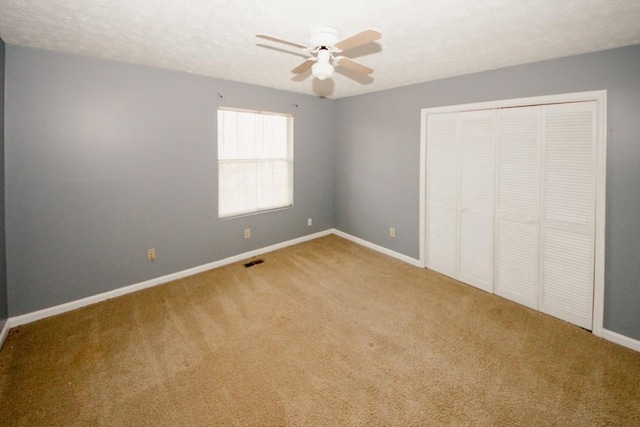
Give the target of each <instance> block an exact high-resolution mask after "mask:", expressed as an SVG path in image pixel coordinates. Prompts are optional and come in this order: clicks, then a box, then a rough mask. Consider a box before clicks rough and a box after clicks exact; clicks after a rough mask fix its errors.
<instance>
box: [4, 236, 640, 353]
mask: <svg viewBox="0 0 640 427" xmlns="http://www.w3.org/2000/svg"><path fill="white" fill-rule="evenodd" d="M329 234H335V235H336V236H339V237H342V238H344V239H347V240H350V241H352V242H354V243H357V244H359V245H362V246H364V247H366V248H369V249H373V250H374V251H377V252H380V253H383V254H385V255H388V256H390V257H393V258H396V259H399V260H401V261H404V262H406V263H407V264H411V265H413V266H415V267H419V268H422V265H421V263H420V260H419V259H415V258H411V257H409V256H406V255H403V254H401V253H398V252H395V251H392V250H391V249H387V248H385V247H382V246H380V245H376V244H375V243H371V242H369V241H367V240H364V239H361V238H359V237H355V236H352V235H351V234H347V233H345V232H343V231H340V230H337V229H335V228H332V229H329V230H325V231H321V232H318V233H314V234H309V235H307V236H302V237H299V238H297V239H293V240H288V241H286V242H282V243H277V244H275V245H271V246H267V247H264V248H260V249H256V250H253V251H250V252H245V253H242V254H238V255H234V256H232V257H229V258H225V259H222V260H220V261H214V262H211V263H208V264H204V265H200V266H197V267H193V268H189V269H187V270H183V271H178V272H176V273H172V274H168V275H166V276H161V277H156V278H155V279H151V280H147V281H144V282H140V283H136V284H133V285H129V286H125V287H122V288H118V289H114V290H113V291H109V292H104V293H101V294H97V295H93V296H90V297H87V298H82V299H79V300H76V301H71V302H68V303H65V304H60V305H56V306H54V307H49V308H45V309H42V310H38V311H34V312H32V313H27V314H23V315H20V316H15V317H11V318H9V319H7V321H6V322H5V324H4V327H3V328H2V331H0V348H2V344H3V343H4V340H5V339H6V337H7V335H8V333H9V329H10V328H13V327H16V326H20V325H25V324H27V323H31V322H35V321H36V320H40V319H44V318H46V317H51V316H55V315H57V314H61V313H65V312H67V311H71V310H75V309H78V308H81V307H86V306H88V305H91V304H96V303H98V302H101V301H106V300H108V299H112V298H116V297H119V296H122V295H126V294H130V293H132V292H136V291H140V290H142V289H146V288H151V287H154V286H158V285H161V284H163V283H168V282H171V281H173V280H178V279H182V278H184V277H188V276H192V275H194V274H198V273H202V272H204V271H207V270H212V269H214V268H218V267H222V266H225V265H228V264H233V263H235V262H238V261H242V260H244V259H248V258H251V257H254V256H258V255H262V254H265V253H267V252H273V251H275V250H278V249H282V248H286V247H287V246H292V245H297V244H298V243H303V242H306V241H309V240H313V239H317V238H319V237H324V236H328V235H329ZM602 337H603V338H604V339H606V340H608V341H611V342H614V343H616V344H619V345H621V346H624V347H627V348H630V349H632V350H635V351H638V352H640V341H638V340H635V339H633V338H629V337H627V336H624V335H621V334H618V333H616V332H613V331H609V330H607V329H604V330H603V334H602Z"/></svg>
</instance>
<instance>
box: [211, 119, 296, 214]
mask: <svg viewBox="0 0 640 427" xmlns="http://www.w3.org/2000/svg"><path fill="white" fill-rule="evenodd" d="M292 204H293V117H292V116H291V115H285V114H277V113H265V112H259V111H244V110H232V109H222V108H221V109H218V217H219V218H228V217H232V216H238V215H246V214H250V213H256V212H261V211H267V210H272V209H279V208H284V207H289V206H292Z"/></svg>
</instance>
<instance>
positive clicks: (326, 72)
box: [311, 61, 333, 80]
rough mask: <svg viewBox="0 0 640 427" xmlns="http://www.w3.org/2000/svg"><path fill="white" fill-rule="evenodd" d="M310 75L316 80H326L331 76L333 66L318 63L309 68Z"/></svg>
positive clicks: (326, 63)
mask: <svg viewBox="0 0 640 427" xmlns="http://www.w3.org/2000/svg"><path fill="white" fill-rule="evenodd" d="M311 74H313V77H315V78H316V79H318V80H326V79H328V78H329V77H331V76H332V75H333V65H331V64H329V63H328V62H320V61H318V62H316V63H315V64H313V66H312V67H311Z"/></svg>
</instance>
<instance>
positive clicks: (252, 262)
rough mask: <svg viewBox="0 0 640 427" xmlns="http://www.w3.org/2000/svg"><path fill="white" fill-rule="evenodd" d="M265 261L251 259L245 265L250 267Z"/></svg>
mask: <svg viewBox="0 0 640 427" xmlns="http://www.w3.org/2000/svg"><path fill="white" fill-rule="evenodd" d="M263 262H264V261H263V260H261V259H257V260H255V261H251V262H248V263H246V264H245V265H244V266H245V267H247V268H249V267H253V266H254V265H256V264H262V263H263Z"/></svg>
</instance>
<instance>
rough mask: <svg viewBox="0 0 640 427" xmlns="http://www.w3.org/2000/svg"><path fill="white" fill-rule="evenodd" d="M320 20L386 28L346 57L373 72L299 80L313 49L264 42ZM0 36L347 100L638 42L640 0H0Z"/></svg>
mask: <svg viewBox="0 0 640 427" xmlns="http://www.w3.org/2000/svg"><path fill="white" fill-rule="evenodd" d="M322 25H329V26H333V27H336V28H338V29H339V30H340V31H341V35H342V38H346V37H348V36H351V35H353V34H356V33H358V32H360V31H362V30H364V29H366V28H373V29H376V30H379V31H381V32H382V39H381V40H379V41H377V42H376V43H374V44H371V45H368V46H364V47H361V48H356V49H354V50H352V51H349V52H347V54H346V56H349V57H352V58H354V59H356V60H357V61H359V62H361V63H363V64H365V65H367V66H370V67H372V68H374V69H375V72H374V73H373V74H372V75H371V76H370V77H362V76H357V75H353V74H350V73H349V72H348V71H344V70H341V69H340V68H338V70H340V72H339V73H336V74H334V77H333V78H332V79H331V80H326V81H324V82H320V81H319V80H315V79H313V78H312V77H311V76H310V75H309V73H306V74H304V75H302V76H296V75H294V74H291V72H290V70H291V69H293V68H294V67H295V66H296V65H298V64H299V63H300V62H302V61H303V57H302V56H301V55H302V53H303V52H301V51H300V50H296V48H293V47H288V46H287V45H281V44H280V45H279V44H277V43H272V42H268V41H266V40H261V39H257V38H256V37H255V36H254V35H255V34H256V33H266V34H271V35H274V36H278V37H282V38H285V39H288V40H292V41H297V42H300V43H307V41H308V38H309V35H310V33H311V30H312V29H313V28H315V27H318V26H322ZM0 37H2V38H3V39H4V41H5V42H6V43H8V44H13V45H22V46H31V47H37V48H42V49H47V50H54V51H61V52H69V53H75V54H81V55H88V56H92V57H99V58H107V59H113V60H117V61H125V62H133V63H139V64H145V65H151V66H155V67H161V68H168V69H174V70H181V71H187V72H190V73H196V74H201V75H205V76H211V77H218V78H222V79H227V80H235V81H240V82H245V83H252V84H256V85H261V86H268V87H273V88H277V89H284V90H288V91H294V92H301V93H307V94H315V95H322V96H327V97H329V98H341V97H345V96H351V95H357V94H362V93H367V92H373V91H378V90H383V89H389V88H393V87H398V86H404V85H409V84H413V83H419V82H425V81H430V80H436V79H441V78H445V77H451V76H455V75H461V74H468V73H472V72H476V71H483V70H490V69H495V68H501V67H506V66H510V65H517V64H523V63H527V62H534V61H539V60H544V59H550V58H557V57H562V56H568V55H574V54H579V53H584V52H591V51H597V50H603V49H608V48H613V47H619V46H628V45H633V44H640V0H393V1H390V0H322V1H315V0H307V1H304V0H0ZM301 77H304V78H301Z"/></svg>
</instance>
